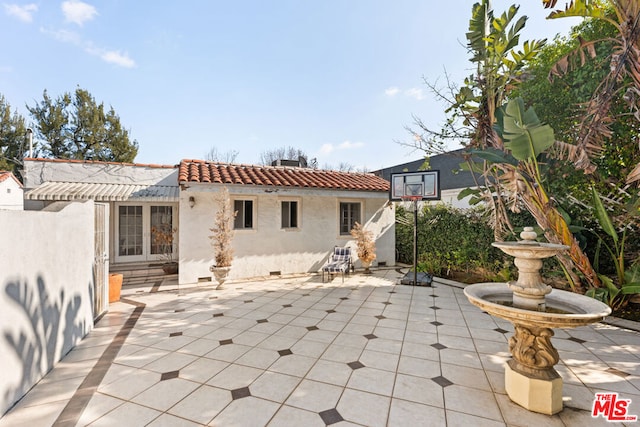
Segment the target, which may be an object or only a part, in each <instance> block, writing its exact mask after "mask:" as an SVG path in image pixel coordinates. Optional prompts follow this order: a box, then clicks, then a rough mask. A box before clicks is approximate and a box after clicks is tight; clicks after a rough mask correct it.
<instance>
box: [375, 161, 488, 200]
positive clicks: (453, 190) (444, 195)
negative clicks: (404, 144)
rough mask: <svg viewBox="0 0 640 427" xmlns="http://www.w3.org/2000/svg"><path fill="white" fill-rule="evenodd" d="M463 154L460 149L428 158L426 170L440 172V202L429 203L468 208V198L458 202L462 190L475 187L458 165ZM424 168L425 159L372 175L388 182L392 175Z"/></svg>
mask: <svg viewBox="0 0 640 427" xmlns="http://www.w3.org/2000/svg"><path fill="white" fill-rule="evenodd" d="M463 153H464V150H462V149H460V150H455V151H450V152H448V153H444V154H438V155H435V156H431V157H429V160H428V164H429V168H428V169H430V170H439V171H440V201H439V202H431V203H446V204H449V205H451V206H453V207H456V208H463V209H464V208H469V207H470V205H469V199H468V198H465V199H463V200H458V194H459V193H460V192H461V191H462V190H464V189H465V188H470V187H476V186H477V183H476V181H475V180H474V176H473V175H472V174H471V172H469V171H466V170H462V169H461V168H460V164H461V163H464V157H463ZM424 166H425V159H424V158H422V159H419V160H414V161H412V162H408V163H402V164H400V165H396V166H391V167H388V168H384V169H380V170H378V171H375V172H373V173H374V174H375V175H378V176H380V177H382V178H384V179H386V180H387V181H390V180H391V174H392V173H401V172H414V171H419V170H423V169H425V168H424ZM475 178H476V179H478V181H479V182H481V181H480V175H478V174H476V177H475ZM425 203H428V202H425Z"/></svg>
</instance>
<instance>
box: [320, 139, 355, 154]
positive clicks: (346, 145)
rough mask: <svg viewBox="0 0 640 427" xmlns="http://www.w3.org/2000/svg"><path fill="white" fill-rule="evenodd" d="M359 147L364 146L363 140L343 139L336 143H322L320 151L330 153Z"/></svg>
mask: <svg viewBox="0 0 640 427" xmlns="http://www.w3.org/2000/svg"><path fill="white" fill-rule="evenodd" d="M360 147H364V142H351V141H344V142H342V143H341V144H338V145H335V144H330V143H327V144H323V145H322V147H320V153H322V154H330V153H332V152H334V151H341V150H351V149H354V148H360Z"/></svg>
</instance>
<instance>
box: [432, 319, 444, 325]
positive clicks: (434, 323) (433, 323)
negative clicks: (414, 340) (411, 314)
mask: <svg viewBox="0 0 640 427" xmlns="http://www.w3.org/2000/svg"><path fill="white" fill-rule="evenodd" d="M429 323H431V324H432V325H433V326H442V325H444V323H440V322H438V321H437V320H434V321H433V322H429Z"/></svg>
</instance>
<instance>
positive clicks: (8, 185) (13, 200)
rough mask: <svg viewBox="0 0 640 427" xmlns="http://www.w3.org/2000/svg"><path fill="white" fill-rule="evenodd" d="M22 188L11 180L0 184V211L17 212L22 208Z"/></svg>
mask: <svg viewBox="0 0 640 427" xmlns="http://www.w3.org/2000/svg"><path fill="white" fill-rule="evenodd" d="M23 197H24V196H23V191H22V187H20V185H18V183H17V182H16V181H15V180H14V179H13V178H11V179H5V180H4V181H2V182H0V210H3V209H4V210H7V209H8V210H18V211H21V210H22V209H23V207H24V202H23Z"/></svg>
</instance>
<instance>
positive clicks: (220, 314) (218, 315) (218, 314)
mask: <svg viewBox="0 0 640 427" xmlns="http://www.w3.org/2000/svg"><path fill="white" fill-rule="evenodd" d="M222 316H224V314H223V313H213V317H222Z"/></svg>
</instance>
